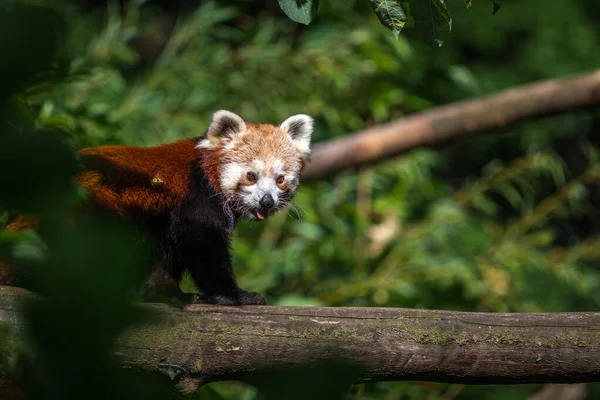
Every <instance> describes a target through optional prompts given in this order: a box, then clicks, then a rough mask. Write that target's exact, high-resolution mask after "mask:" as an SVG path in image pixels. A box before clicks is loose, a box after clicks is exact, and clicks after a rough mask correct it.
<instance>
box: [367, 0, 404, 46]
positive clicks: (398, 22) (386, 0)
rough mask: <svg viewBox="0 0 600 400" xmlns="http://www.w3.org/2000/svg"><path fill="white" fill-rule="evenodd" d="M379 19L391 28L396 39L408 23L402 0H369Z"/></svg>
mask: <svg viewBox="0 0 600 400" xmlns="http://www.w3.org/2000/svg"><path fill="white" fill-rule="evenodd" d="M369 1H370V2H371V7H372V8H373V10H374V11H375V14H377V18H379V21H381V23H382V24H383V25H385V26H386V27H388V28H390V30H391V31H392V34H393V35H394V37H395V38H396V39H398V35H399V34H400V31H402V28H404V24H405V23H406V11H405V10H404V6H403V4H402V1H401V0H369Z"/></svg>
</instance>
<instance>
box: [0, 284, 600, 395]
mask: <svg viewBox="0 0 600 400" xmlns="http://www.w3.org/2000/svg"><path fill="white" fill-rule="evenodd" d="M26 296H30V294H28V292H26V291H24V290H21V289H16V288H10V287H2V286H0V324H7V325H9V326H16V327H19V328H23V321H22V320H21V318H20V313H19V304H20V300H21V299H23V298H24V297H26ZM147 307H150V308H151V309H153V310H154V311H156V312H157V313H158V314H159V315H160V316H161V317H162V318H161V319H160V322H158V323H155V324H149V325H144V326H139V327H136V328H133V329H130V330H128V331H127V332H124V333H123V334H122V335H121V336H120V337H119V339H118V340H117V342H116V345H115V347H114V351H115V353H116V354H117V355H118V356H120V357H121V359H122V361H123V364H124V365H125V366H128V367H133V368H138V369H142V370H145V371H153V372H160V373H164V374H167V375H169V376H170V377H171V378H173V379H174V380H176V381H177V382H178V387H179V388H180V389H181V390H183V391H185V392H193V391H195V390H196V389H197V388H198V386H199V385H201V384H202V383H205V382H211V381H223V380H231V379H247V378H248V377H249V376H251V375H249V374H250V373H254V372H260V371H269V370H273V369H282V368H285V367H294V366H301V365H306V364H314V363H319V362H325V361H329V360H344V361H347V362H350V363H352V364H356V365H360V366H362V367H363V368H364V370H363V374H362V377H361V381H400V380H402V381H406V380H411V381H436V382H452V383H467V384H492V383H494V384H499V383H540V382H549V383H578V382H591V381H596V380H598V378H599V373H600V313H536V314H533V313H523V314H503V313H473V312H454V311H435V310H411V309H401V308H367V307H364V308H361V307H339V308H331V307H269V306H246V307H219V306H209V305H190V306H187V307H186V308H185V309H183V310H182V309H176V308H172V307H169V306H167V305H162V304H152V305H147ZM73 318H77V316H76V315H73ZM3 335H6V332H5V331H3V330H0V338H1V339H2V340H0V350H1V346H2V343H6V342H7V339H8V338H6V337H2V336H3Z"/></svg>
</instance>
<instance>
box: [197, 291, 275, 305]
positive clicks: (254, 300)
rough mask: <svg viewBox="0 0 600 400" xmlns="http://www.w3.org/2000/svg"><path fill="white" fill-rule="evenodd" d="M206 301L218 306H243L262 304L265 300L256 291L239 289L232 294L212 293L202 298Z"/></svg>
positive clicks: (265, 302)
mask: <svg viewBox="0 0 600 400" xmlns="http://www.w3.org/2000/svg"><path fill="white" fill-rule="evenodd" d="M204 299H205V300H206V302H207V303H210V304H217V305H220V306H244V305H247V306H249V305H257V306H264V305H265V304H267V301H266V300H265V298H264V297H263V296H261V295H260V294H258V293H256V292H245V291H240V292H238V293H236V294H235V295H233V296H225V295H213V296H206V297H205V298H204Z"/></svg>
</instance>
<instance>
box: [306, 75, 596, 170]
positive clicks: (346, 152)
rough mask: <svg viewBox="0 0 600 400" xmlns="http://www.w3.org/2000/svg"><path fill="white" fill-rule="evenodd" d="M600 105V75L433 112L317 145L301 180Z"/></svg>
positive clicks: (522, 89) (508, 92)
mask: <svg viewBox="0 0 600 400" xmlns="http://www.w3.org/2000/svg"><path fill="white" fill-rule="evenodd" d="M599 104H600V70H598V71H595V72H592V73H588V74H584V75H580V76H577V77H575V78H571V79H565V80H550V81H544V82H539V83H534V84H529V85H525V86H521V87H517V88H514V89H509V90H506V91H503V92H500V93H497V94H494V95H490V96H486V97H482V98H477V99H473V100H467V101H461V102H457V103H454V104H449V105H446V106H442V107H437V108H434V109H431V110H428V111H425V112H422V113H419V114H415V115H411V116H408V117H406V118H403V119H402V120H400V121H396V122H392V123H389V124H384V125H378V126H375V127H373V128H370V129H367V130H365V131H363V132H359V133H355V134H352V135H348V136H345V137H343V138H339V139H333V140H328V141H326V142H322V143H318V144H316V145H314V146H313V147H314V148H313V157H312V161H311V163H310V164H308V166H307V168H306V170H305V172H304V174H303V176H302V178H303V180H311V179H318V178H322V177H325V176H327V175H331V174H334V173H337V172H339V171H342V170H345V169H348V168H354V167H359V166H362V165H365V164H369V163H373V162H375V161H379V160H381V159H384V158H388V157H392V156H395V155H398V154H401V153H402V152H405V151H407V150H410V149H413V148H415V147H419V146H428V145H432V144H439V143H441V142H444V141H447V140H449V139H453V138H457V137H463V136H470V135H475V134H479V133H483V132H487V131H490V130H493V129H497V128H502V127H505V126H507V125H509V124H512V123H515V122H519V121H523V120H526V119H531V118H539V117H546V116H550V115H555V114H560V113H565V112H569V111H573V110H577V109H583V108H589V107H594V106H598V105H599Z"/></svg>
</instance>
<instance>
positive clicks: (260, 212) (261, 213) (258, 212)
mask: <svg viewBox="0 0 600 400" xmlns="http://www.w3.org/2000/svg"><path fill="white" fill-rule="evenodd" d="M256 218H258V219H260V220H261V221H262V220H263V219H265V218H267V216H266V215H265V213H263V212H262V210H258V211H257V212H256Z"/></svg>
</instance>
